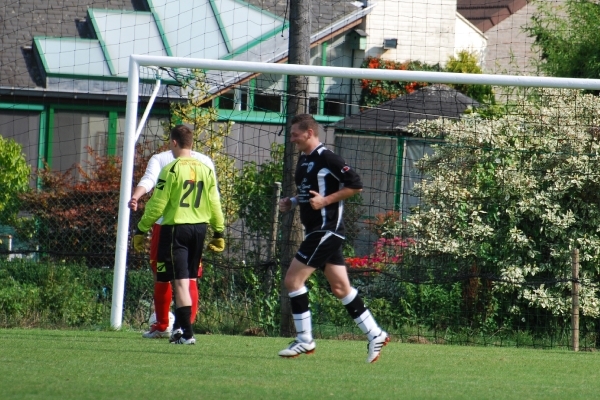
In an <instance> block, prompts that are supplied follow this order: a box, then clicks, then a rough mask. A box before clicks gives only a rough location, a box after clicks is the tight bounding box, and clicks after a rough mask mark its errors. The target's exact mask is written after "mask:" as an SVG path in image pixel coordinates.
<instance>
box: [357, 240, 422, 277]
mask: <svg viewBox="0 0 600 400" xmlns="http://www.w3.org/2000/svg"><path fill="white" fill-rule="evenodd" d="M412 244H414V240H413V239H401V238H399V237H394V238H384V237H382V238H379V239H377V242H375V245H374V251H373V253H372V254H369V255H367V256H362V257H349V258H346V265H348V268H350V269H353V270H363V271H364V273H365V274H369V273H381V272H383V271H385V270H387V269H388V268H389V267H391V266H393V265H398V264H399V263H401V262H402V259H403V255H404V249H405V248H407V247H408V246H410V245H412Z"/></svg>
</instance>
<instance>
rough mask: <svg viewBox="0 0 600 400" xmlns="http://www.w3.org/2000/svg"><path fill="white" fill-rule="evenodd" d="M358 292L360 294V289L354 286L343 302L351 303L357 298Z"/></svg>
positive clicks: (345, 303) (344, 303)
mask: <svg viewBox="0 0 600 400" xmlns="http://www.w3.org/2000/svg"><path fill="white" fill-rule="evenodd" d="M357 294H358V290H356V289H355V288H352V289H351V290H350V293H348V295H347V296H346V297H344V298H343V299H342V300H341V302H342V304H343V305H348V304H350V302H351V301H352V300H354V299H355V298H356V295H357Z"/></svg>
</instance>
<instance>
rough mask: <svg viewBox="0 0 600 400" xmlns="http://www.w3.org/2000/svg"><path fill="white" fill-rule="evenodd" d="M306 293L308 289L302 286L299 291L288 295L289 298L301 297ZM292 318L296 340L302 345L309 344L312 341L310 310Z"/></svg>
mask: <svg viewBox="0 0 600 400" xmlns="http://www.w3.org/2000/svg"><path fill="white" fill-rule="evenodd" d="M305 293H308V288H307V287H306V286H302V287H301V288H300V289H298V290H295V291H293V292H290V293H289V296H290V298H293V297H296V296H301V295H303V294H305ZM292 317H294V326H295V327H296V333H297V334H298V335H297V336H296V338H297V339H298V340H299V341H301V342H304V343H310V342H312V341H313V337H312V320H311V315H310V310H309V311H306V312H303V313H302V314H292Z"/></svg>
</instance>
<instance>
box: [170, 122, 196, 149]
mask: <svg viewBox="0 0 600 400" xmlns="http://www.w3.org/2000/svg"><path fill="white" fill-rule="evenodd" d="M170 137H171V140H176V141H177V143H178V144H179V146H181V148H183V149H191V148H192V145H193V144H194V133H193V132H192V130H191V129H190V128H188V127H187V126H185V125H177V126H175V127H174V128H173V129H171V135H170Z"/></svg>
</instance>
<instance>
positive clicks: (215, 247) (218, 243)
mask: <svg viewBox="0 0 600 400" xmlns="http://www.w3.org/2000/svg"><path fill="white" fill-rule="evenodd" d="M208 249H209V250H211V251H214V252H215V253H220V252H222V251H223V250H225V239H223V232H215V234H214V235H213V238H212V239H211V241H210V242H208Z"/></svg>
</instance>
